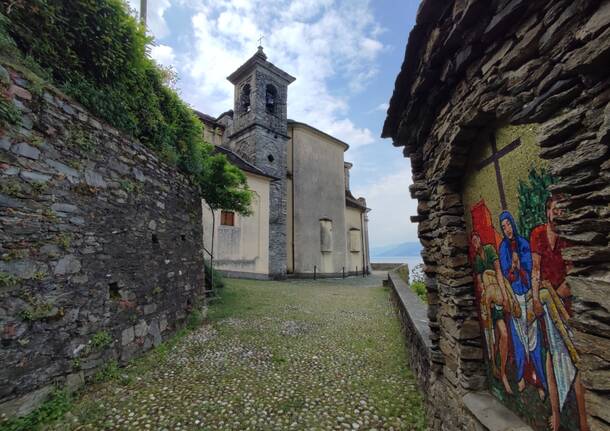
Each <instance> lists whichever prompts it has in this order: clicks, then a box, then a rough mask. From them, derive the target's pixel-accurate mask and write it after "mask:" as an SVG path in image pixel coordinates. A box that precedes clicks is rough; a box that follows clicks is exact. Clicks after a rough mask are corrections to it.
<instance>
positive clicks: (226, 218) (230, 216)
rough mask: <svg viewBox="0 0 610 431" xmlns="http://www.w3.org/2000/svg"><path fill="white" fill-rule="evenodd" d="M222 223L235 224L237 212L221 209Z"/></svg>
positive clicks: (224, 224) (226, 224) (225, 224)
mask: <svg viewBox="0 0 610 431" xmlns="http://www.w3.org/2000/svg"><path fill="white" fill-rule="evenodd" d="M220 224H221V225H223V226H235V213H234V212H233V211H221V212H220Z"/></svg>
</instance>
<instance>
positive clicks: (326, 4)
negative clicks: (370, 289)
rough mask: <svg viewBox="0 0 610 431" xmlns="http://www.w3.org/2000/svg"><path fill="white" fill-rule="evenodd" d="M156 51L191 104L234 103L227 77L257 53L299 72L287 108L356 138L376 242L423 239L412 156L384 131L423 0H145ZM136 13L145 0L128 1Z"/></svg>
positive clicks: (214, 111) (359, 180) (356, 188)
mask: <svg viewBox="0 0 610 431" xmlns="http://www.w3.org/2000/svg"><path fill="white" fill-rule="evenodd" d="M148 1H149V2H148V25H149V31H150V32H151V33H152V35H153V36H154V38H155V46H153V47H152V48H151V56H152V57H153V58H155V59H156V60H157V61H158V62H160V63H162V64H164V65H170V66H172V67H173V68H174V69H175V70H176V72H177V74H178V78H179V81H178V84H177V89H178V91H179V92H180V94H181V96H182V98H183V99H184V100H185V101H186V102H188V103H189V104H190V105H191V106H193V107H194V108H196V109H198V110H200V111H203V112H205V113H208V114H210V115H214V116H216V115H218V114H220V113H221V112H223V111H226V110H228V109H231V108H232V106H231V105H232V97H233V93H232V91H233V89H232V86H231V84H230V83H229V82H228V81H226V77H227V76H228V75H229V74H230V73H231V72H233V71H234V70H235V69H236V68H237V67H238V66H239V65H241V64H242V63H243V62H244V61H246V60H247V59H248V58H249V57H250V56H252V54H254V52H255V51H256V46H257V45H258V43H257V39H258V38H259V37H260V36H261V35H264V40H263V46H264V48H265V53H266V54H267V57H268V60H269V61H271V62H272V63H274V64H275V65H276V66H278V67H280V68H282V69H284V70H286V71H287V72H288V73H290V74H292V75H293V76H295V77H296V78H297V80H296V81H295V83H293V84H292V85H291V86H290V87H289V91H288V115H289V117H290V118H293V119H295V120H298V121H303V122H306V123H308V124H311V125H312V126H314V127H316V128H319V129H321V130H324V131H325V132H327V133H330V134H332V135H334V136H336V137H338V138H339V139H342V140H344V141H345V142H347V143H348V144H350V146H351V148H350V150H349V151H348V152H347V153H346V156H345V158H346V160H347V161H351V162H354V167H353V168H352V175H351V179H352V180H351V181H352V191H353V193H354V194H355V195H356V196H364V197H366V198H367V203H368V205H369V207H371V208H372V209H373V211H372V212H371V213H370V215H369V216H370V222H369V226H370V236H371V244H372V245H373V246H382V245H388V244H397V243H400V242H405V241H417V233H416V232H417V230H416V225H414V224H412V223H410V221H409V216H411V215H413V214H415V208H416V203H415V202H414V201H413V200H412V199H411V198H410V196H409V192H408V186H409V184H410V183H411V174H410V165H409V161H408V159H405V158H403V157H402V153H401V149H399V148H394V147H393V146H392V144H391V142H390V141H388V140H382V139H381V138H379V135H380V134H381V127H382V125H383V121H384V119H385V111H386V109H387V103H388V102H389V99H390V96H391V94H392V90H393V88H394V80H395V78H396V75H397V73H398V71H399V69H400V65H401V63H402V60H403V57H404V50H405V44H406V41H407V37H408V34H409V31H410V30H411V27H412V26H413V23H414V21H415V14H416V11H417V7H418V4H419V0H401V1H396V0H148ZM129 3H130V6H131V7H132V8H133V9H135V10H136V11H137V9H138V6H139V3H140V1H139V0H129Z"/></svg>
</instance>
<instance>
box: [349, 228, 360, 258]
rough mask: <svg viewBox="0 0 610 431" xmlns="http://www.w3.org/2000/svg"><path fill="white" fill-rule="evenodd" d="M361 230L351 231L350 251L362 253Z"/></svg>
mask: <svg viewBox="0 0 610 431" xmlns="http://www.w3.org/2000/svg"><path fill="white" fill-rule="evenodd" d="M360 246H361V236H360V229H350V230H349V251H351V252H353V253H359V252H360V251H361V247H360Z"/></svg>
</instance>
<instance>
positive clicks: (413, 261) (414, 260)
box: [371, 256, 423, 268]
mask: <svg viewBox="0 0 610 431" xmlns="http://www.w3.org/2000/svg"><path fill="white" fill-rule="evenodd" d="M371 263H408V264H409V268H413V267H414V266H415V265H418V264H420V263H423V262H422V260H421V256H391V257H375V256H372V257H371Z"/></svg>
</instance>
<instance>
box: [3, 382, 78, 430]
mask: <svg viewBox="0 0 610 431" xmlns="http://www.w3.org/2000/svg"><path fill="white" fill-rule="evenodd" d="M71 406H72V396H71V395H70V394H69V393H68V392H66V391H62V390H56V391H55V392H53V394H52V395H51V397H50V398H49V400H48V401H47V402H45V403H44V404H43V405H42V406H41V407H40V408H39V409H37V410H35V411H34V412H32V413H31V414H29V415H27V416H24V417H21V418H16V419H13V420H11V421H7V422H3V423H0V431H38V430H41V429H44V426H45V425H46V424H48V423H52V422H54V421H56V420H58V419H61V418H62V417H63V416H64V415H65V414H66V412H68V410H70V407H71Z"/></svg>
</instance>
